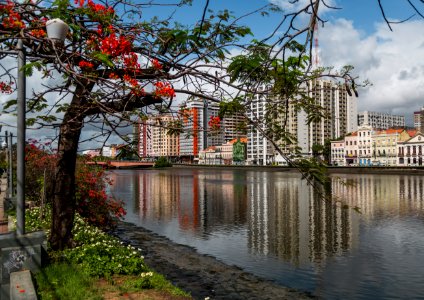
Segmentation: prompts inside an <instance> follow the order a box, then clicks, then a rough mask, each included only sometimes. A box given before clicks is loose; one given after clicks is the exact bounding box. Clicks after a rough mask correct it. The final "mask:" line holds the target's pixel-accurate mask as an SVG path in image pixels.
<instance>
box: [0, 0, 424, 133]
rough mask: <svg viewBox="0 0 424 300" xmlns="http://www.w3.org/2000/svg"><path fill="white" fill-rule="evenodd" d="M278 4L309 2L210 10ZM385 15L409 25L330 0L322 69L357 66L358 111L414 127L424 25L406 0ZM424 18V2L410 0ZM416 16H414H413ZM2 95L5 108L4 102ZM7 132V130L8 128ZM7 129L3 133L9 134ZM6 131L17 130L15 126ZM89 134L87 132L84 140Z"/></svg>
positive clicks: (366, 0)
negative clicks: (398, 118) (394, 117)
mask: <svg viewBox="0 0 424 300" xmlns="http://www.w3.org/2000/svg"><path fill="white" fill-rule="evenodd" d="M270 2H271V3H273V4H276V5H279V6H280V7H281V8H283V9H284V10H290V9H297V8H299V7H301V6H302V5H304V4H305V3H306V2H309V0H299V1H298V2H296V3H295V4H289V0H249V1H242V0H214V1H210V8H212V9H215V10H218V9H223V8H228V9H229V10H231V11H232V12H233V14H234V15H236V16H240V15H243V14H245V13H247V12H249V11H251V10H253V9H255V8H258V7H261V6H263V5H266V4H268V3H270ZM381 2H382V4H383V5H384V9H385V13H386V16H387V17H388V18H389V19H390V20H393V21H400V20H404V19H406V18H408V17H411V16H412V17H411V18H410V19H409V20H408V21H406V22H403V23H400V24H393V25H392V30H393V31H391V30H390V29H389V27H388V26H387V24H386V23H385V22H384V19H383V17H382V14H381V12H380V9H379V6H378V2H377V0H355V1H352V0H326V3H328V4H330V5H331V6H336V7H339V8H340V9H337V10H333V9H328V8H324V7H323V6H321V9H322V11H323V13H324V14H323V19H324V20H326V23H325V25H324V27H320V28H319V33H318V36H319V53H320V55H319V56H320V64H321V65H322V66H334V67H341V66H343V65H353V66H354V67H355V70H354V74H355V75H357V76H359V78H360V79H361V80H365V79H368V80H369V81H370V82H371V83H372V86H369V87H367V88H366V89H363V90H360V96H359V98H358V110H359V111H363V110H371V111H378V112H386V113H392V114H398V115H403V116H405V118H406V120H407V124H408V125H412V114H413V112H414V111H416V110H419V109H420V108H421V107H423V106H424V35H423V34H422V33H423V32H424V20H423V19H422V18H421V17H419V16H418V15H417V14H416V13H415V11H414V9H413V7H411V6H410V5H409V4H408V2H407V1H399V0H382V1H381ZM204 3H205V1H200V0H194V5H193V7H192V8H190V9H183V10H180V11H178V12H177V13H175V15H174V16H175V18H176V19H179V20H181V21H182V22H184V21H187V20H190V22H191V23H195V22H197V21H198V20H200V18H201V16H202V9H203V5H204ZM411 3H413V4H414V5H415V7H416V8H418V9H420V10H421V12H422V13H423V14H424V3H422V2H421V1H420V0H411ZM168 12H169V11H166V10H164V9H163V8H161V9H160V10H159V9H153V10H151V12H148V11H147V10H146V13H145V16H146V19H148V18H149V17H150V15H149V14H151V15H159V16H161V15H164V14H166V13H168ZM414 14H415V16H413V15H414ZM280 20H281V17H280V16H278V15H274V16H270V17H267V18H263V17H254V16H252V17H248V18H246V19H245V20H244V21H243V22H244V23H245V24H246V25H249V26H250V27H251V28H252V31H253V33H254V34H255V36H254V37H255V38H257V39H261V38H263V37H265V36H267V35H268V34H270V32H271V31H272V30H273V29H274V26H275V25H276V24H277V23H278V22H279V21H280ZM37 84H38V85H39V82H38V78H29V79H28V86H29V89H30V88H31V87H34V86H37ZM4 100H5V97H4V95H3V96H1V95H0V103H1V102H4ZM1 123H3V124H4V123H6V124H12V125H13V123H14V118H13V117H12V116H5V115H1V116H0V124H1ZM3 127H4V126H3ZM4 130H5V128H4V129H3V130H2V131H3V132H4ZM6 130H9V131H10V130H11V131H14V128H12V127H10V128H9V129H8V128H6ZM27 135H28V136H30V137H33V138H42V137H46V136H54V132H53V131H49V132H48V131H39V130H38V131H29V132H28V134H27ZM88 135H90V133H89V132H88V131H87V132H86V134H85V136H88Z"/></svg>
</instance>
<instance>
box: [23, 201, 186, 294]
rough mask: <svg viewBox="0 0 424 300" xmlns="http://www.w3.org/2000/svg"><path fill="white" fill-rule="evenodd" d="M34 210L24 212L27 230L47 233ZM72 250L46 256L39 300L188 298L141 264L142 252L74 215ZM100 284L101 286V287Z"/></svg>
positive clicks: (38, 280)
mask: <svg viewBox="0 0 424 300" xmlns="http://www.w3.org/2000/svg"><path fill="white" fill-rule="evenodd" d="M39 216H40V211H39V209H38V208H33V209H30V210H28V211H27V217H26V226H27V228H28V230H29V231H33V230H37V229H44V230H45V231H46V233H47V234H49V230H48V228H49V227H50V222H51V221H50V216H49V215H46V218H44V219H41V218H40V217H39ZM73 235H74V242H75V243H76V245H77V246H76V247H74V248H69V249H65V250H64V251H59V252H53V251H49V256H50V259H51V262H52V264H51V265H49V266H47V267H45V268H43V269H42V270H41V272H40V273H39V274H37V275H36V277H35V279H36V289H37V293H38V294H39V298H40V299H41V300H45V299H46V300H50V299H52V300H53V299H54V300H56V299H59V300H74V299H75V300H80V299H84V300H85V299H88V300H97V299H121V296H122V295H126V296H124V298H123V299H128V295H129V296H130V299H187V298H191V297H190V294H188V293H186V292H184V291H182V290H181V289H179V288H177V287H175V286H173V285H172V284H171V283H170V282H169V281H168V280H166V278H165V277H164V276H163V275H161V274H158V273H155V272H153V271H151V269H150V268H149V267H148V266H146V264H145V263H144V257H143V256H142V254H141V250H140V249H136V248H134V247H132V246H131V245H125V244H124V243H122V242H121V241H120V240H118V239H117V238H115V237H112V236H110V235H108V234H106V233H105V232H103V231H102V230H100V229H99V228H97V227H94V226H91V225H89V224H88V223H87V222H85V221H84V220H83V219H82V218H81V217H80V216H79V215H78V214H77V215H76V216H75V221H74V228H73ZM100 283H102V284H100ZM131 297H132V298H131Z"/></svg>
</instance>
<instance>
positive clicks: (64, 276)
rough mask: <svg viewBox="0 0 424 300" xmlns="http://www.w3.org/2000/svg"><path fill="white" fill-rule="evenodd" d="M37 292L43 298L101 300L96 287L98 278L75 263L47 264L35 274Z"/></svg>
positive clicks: (47, 299) (43, 299) (44, 299)
mask: <svg viewBox="0 0 424 300" xmlns="http://www.w3.org/2000/svg"><path fill="white" fill-rule="evenodd" d="M35 281H36V288H37V293H38V296H39V298H40V299H42V300H50V299H51V300H55V299H68V300H74V299H75V300H80V299H87V300H100V299H103V297H102V295H101V294H100V293H99V291H98V290H97V289H96V288H95V283H96V279H95V278H93V277H90V276H89V275H88V274H86V273H85V272H83V271H82V270H81V268H79V267H77V266H75V265H69V264H65V263H57V264H52V265H50V266H47V267H45V268H43V269H42V271H41V272H40V273H38V274H36V275H35Z"/></svg>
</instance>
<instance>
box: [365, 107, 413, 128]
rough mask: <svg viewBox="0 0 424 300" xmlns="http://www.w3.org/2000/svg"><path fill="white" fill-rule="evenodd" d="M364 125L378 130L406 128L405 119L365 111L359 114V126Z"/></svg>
mask: <svg viewBox="0 0 424 300" xmlns="http://www.w3.org/2000/svg"><path fill="white" fill-rule="evenodd" d="M414 115H415V113H414ZM363 125H368V126H371V127H372V128H378V129H389V128H395V127H396V128H403V127H405V117H404V116H396V115H391V114H385V113H380V112H374V111H363V112H360V113H358V126H363Z"/></svg>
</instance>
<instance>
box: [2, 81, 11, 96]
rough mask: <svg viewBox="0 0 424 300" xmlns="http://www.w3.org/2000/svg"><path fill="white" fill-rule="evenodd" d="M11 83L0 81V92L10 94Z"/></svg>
mask: <svg viewBox="0 0 424 300" xmlns="http://www.w3.org/2000/svg"><path fill="white" fill-rule="evenodd" d="M12 85H13V82H11V83H6V82H3V81H0V93H3V94H11V93H12V92H13V90H12Z"/></svg>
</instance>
